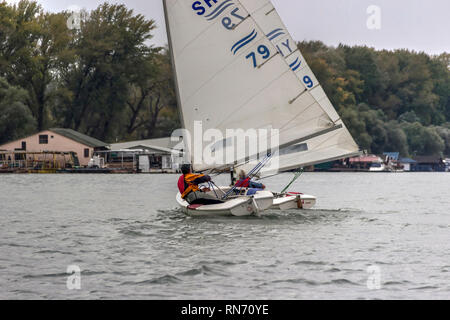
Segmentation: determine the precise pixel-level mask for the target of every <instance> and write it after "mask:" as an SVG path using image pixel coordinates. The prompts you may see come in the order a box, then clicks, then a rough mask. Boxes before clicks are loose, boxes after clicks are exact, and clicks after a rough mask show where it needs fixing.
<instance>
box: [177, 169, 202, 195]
mask: <svg viewBox="0 0 450 320" xmlns="http://www.w3.org/2000/svg"><path fill="white" fill-rule="evenodd" d="M183 177H184V186H186V188H185V189H184V192H183V193H182V194H181V198H183V199H184V198H186V197H187V195H188V194H189V193H191V192H197V191H200V188H199V187H198V185H196V184H194V181H195V180H197V179H198V178H201V177H204V175H203V174H193V173H188V174H186V175H184V176H183Z"/></svg>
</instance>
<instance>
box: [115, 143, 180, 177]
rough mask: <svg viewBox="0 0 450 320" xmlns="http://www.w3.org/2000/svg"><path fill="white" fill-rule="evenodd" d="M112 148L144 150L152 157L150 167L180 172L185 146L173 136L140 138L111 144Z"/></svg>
mask: <svg viewBox="0 0 450 320" xmlns="http://www.w3.org/2000/svg"><path fill="white" fill-rule="evenodd" d="M111 150H144V151H145V152H146V153H147V154H151V155H153V156H152V157H150V168H155V167H157V166H160V167H161V169H162V170H164V171H172V172H178V171H179V170H180V167H181V164H182V163H183V152H184V150H183V148H182V147H180V143H179V142H172V141H171V138H160V139H149V140H138V141H130V142H123V143H114V144H111Z"/></svg>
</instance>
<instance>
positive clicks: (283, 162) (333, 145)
mask: <svg viewBox="0 0 450 320" xmlns="http://www.w3.org/2000/svg"><path fill="white" fill-rule="evenodd" d="M359 154H360V152H359V151H358V146H357V145H356V143H355V142H354V140H353V138H352V136H351V135H350V133H349V132H348V130H347V128H346V127H345V126H343V127H342V128H341V129H339V130H336V131H333V132H330V133H327V134H324V135H321V136H319V137H316V138H313V139H310V140H308V141H305V142H303V143H299V144H296V145H293V146H290V147H288V148H285V149H282V150H280V151H279V152H278V153H276V154H274V156H273V159H274V161H276V162H277V167H276V168H273V167H271V166H270V163H269V166H266V167H265V168H263V169H262V170H261V171H260V173H259V174H258V176H259V177H260V178H263V177H267V176H272V175H276V174H278V173H280V172H284V171H288V170H293V169H298V168H304V167H308V166H312V165H316V164H321V163H326V162H331V161H335V160H340V159H344V158H349V157H353V156H357V155H359ZM256 164H257V162H254V161H253V162H249V163H246V164H244V165H241V166H238V167H236V168H235V169H236V173H239V171H240V170H244V171H245V172H249V171H250V170H251V169H252V168H254V167H255V166H256Z"/></svg>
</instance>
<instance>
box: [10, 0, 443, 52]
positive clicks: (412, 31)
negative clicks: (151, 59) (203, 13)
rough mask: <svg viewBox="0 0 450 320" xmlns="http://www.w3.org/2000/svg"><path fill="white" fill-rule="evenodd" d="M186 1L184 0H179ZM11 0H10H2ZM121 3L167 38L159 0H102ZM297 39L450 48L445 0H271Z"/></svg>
mask: <svg viewBox="0 0 450 320" xmlns="http://www.w3.org/2000/svg"><path fill="white" fill-rule="evenodd" d="M183 1H188V0H183ZM8 2H14V0H8ZM38 2H39V3H41V4H42V6H43V7H44V8H45V9H47V10H51V11H61V10H65V9H67V8H69V7H70V6H74V5H75V6H78V7H81V8H85V9H93V8H95V7H97V6H98V5H99V4H100V3H103V2H104V1H103V0H38ZM108 2H111V3H124V4H126V5H127V6H128V7H130V8H133V9H134V10H135V11H136V12H137V13H141V14H144V15H145V16H146V17H147V18H149V19H154V20H156V22H157V25H158V27H159V28H158V30H157V31H156V33H155V37H154V39H153V41H154V43H155V45H158V46H161V45H165V44H166V43H167V37H166V32H165V25H164V15H163V9H162V0H122V1H108ZM273 3H274V5H275V6H276V8H277V9H278V12H279V13H280V15H281V17H282V19H283V21H284V23H285V24H286V25H287V28H288V29H289V31H290V32H291V33H292V36H293V37H294V39H296V40H297V41H301V40H321V41H323V42H324V43H326V44H327V45H334V46H336V45H338V44H339V43H344V44H349V45H355V44H359V45H368V46H370V47H375V48H377V49H398V48H408V49H413V50H416V51H425V52H427V53H430V54H439V53H442V52H450V0H427V1H425V0H308V1H307V0H273ZM371 5H375V6H378V7H379V8H380V9H381V29H379V30H377V29H376V30H370V29H369V28H368V27H367V20H368V19H369V16H370V14H368V13H367V9H368V8H369V7H370V6H371Z"/></svg>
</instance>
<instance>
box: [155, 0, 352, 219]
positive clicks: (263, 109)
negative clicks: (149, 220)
mask: <svg viewBox="0 0 450 320" xmlns="http://www.w3.org/2000/svg"><path fill="white" fill-rule="evenodd" d="M163 5H164V12H165V20H166V26H167V33H168V39H169V48H170V53H171V56H172V65H173V69H174V76H175V82H176V92H177V100H178V106H179V111H180V117H181V119H182V123H183V125H184V128H185V130H186V131H187V132H190V133H195V132H196V129H197V128H196V126H197V125H198V123H201V125H202V130H203V131H202V132H204V131H207V130H215V132H219V133H221V134H222V135H221V136H222V138H217V139H216V140H211V141H210V144H209V147H210V148H212V149H213V150H214V152H216V151H217V149H218V148H222V151H223V152H224V153H225V154H227V155H228V154H229V152H228V151H229V150H231V149H233V150H234V148H236V144H235V141H236V139H239V138H240V137H239V134H242V131H239V130H240V129H242V130H246V129H249V128H252V129H254V130H271V132H276V137H277V139H275V141H272V140H271V141H270V144H271V145H270V147H269V146H268V145H267V144H266V148H267V149H266V150H264V147H263V148H261V149H259V150H257V151H249V152H248V153H247V154H246V157H244V158H242V157H238V156H234V157H230V158H229V157H226V161H225V162H223V163H220V164H219V163H209V162H202V161H195V159H194V158H195V154H196V152H195V151H193V150H189V151H188V154H190V157H191V160H192V161H191V163H192V164H193V169H194V171H197V172H212V171H214V170H219V169H220V170H223V169H225V168H236V167H240V166H242V167H243V168H248V170H247V172H248V171H249V170H250V168H251V167H252V166H256V167H257V166H258V163H261V156H262V155H263V154H264V155H266V156H269V155H270V162H273V163H276V165H274V166H266V167H264V168H259V171H258V174H259V175H263V176H264V175H270V174H277V173H280V172H284V171H287V170H291V169H295V168H300V167H304V166H309V165H314V164H317V163H323V162H327V161H332V160H336V159H342V158H346V157H350V156H352V155H355V154H359V149H358V146H357V145H356V143H355V142H354V140H353V138H352V136H351V135H350V133H349V132H348V130H347V128H346V127H345V125H344V123H343V122H342V120H341V118H340V116H339V115H338V113H337V112H336V110H335V108H334V107H333V105H332V103H331V102H330V100H329V99H328V97H327V96H326V94H325V92H324V90H323V88H322V87H321V85H320V83H319V82H318V80H317V78H316V77H315V76H314V74H313V72H312V71H311V69H310V67H309V66H308V64H307V63H306V61H305V59H304V57H303V55H302V54H301V52H300V50H299V49H298V47H297V44H296V42H295V41H294V39H293V38H292V37H291V35H290V34H289V32H288V31H287V28H286V27H285V25H284V24H283V22H282V20H281V18H280V16H279V15H278V13H277V11H276V9H275V7H274V6H273V5H272V3H271V1H270V0H198V1H194V0H190V1H180V0H163ZM229 132H234V133H235V134H236V136H230V135H229ZM239 132H241V133H239ZM223 137H225V138H223ZM272 137H273V136H272ZM211 138H212V137H211ZM235 138H236V139H235ZM198 144H199V143H198V141H195V143H192V141H191V143H189V144H188V145H190V146H191V147H190V149H192V148H193V147H192V146H193V145H194V147H198ZM263 145H264V144H263ZM202 147H203V146H202ZM250 149H251V148H250ZM274 150H275V151H274ZM197 160H198V159H197ZM250 171H251V170H250ZM219 190H222V192H224V193H225V195H228V194H229V193H230V192H231V191H230V189H226V190H225V188H222V187H213V188H212V191H211V192H213V193H215V194H216V193H217V192H218V191H219ZM257 197H260V199H257ZM222 199H225V200H226V202H225V203H224V204H219V205H214V206H198V207H194V206H189V205H188V204H187V203H185V202H184V201H183V200H182V199H181V198H180V195H178V196H177V201H178V203H179V204H180V206H181V207H182V208H183V209H184V210H185V212H187V213H188V214H193V215H195V213H199V212H203V213H204V214H206V215H208V214H213V213H216V214H217V213H220V214H232V215H233V214H236V215H245V213H244V211H246V213H247V214H255V213H258V212H261V211H264V210H266V209H268V208H271V207H274V206H275V207H279V208H281V209H284V208H288V207H291V206H294V207H297V208H309V207H312V206H313V205H314V204H315V202H316V199H315V197H313V196H308V197H306V198H305V197H304V195H301V194H300V193H289V192H283V193H279V194H278V193H275V195H274V193H271V192H268V191H264V192H262V193H261V192H260V193H259V194H258V193H257V195H252V196H250V195H246V194H244V195H239V196H238V197H235V195H234V193H233V197H232V198H231V199H230V198H227V197H226V196H223V197H222ZM269 199H271V203H270V205H268V203H269V202H270V201H269ZM222 209H223V210H222ZM244 209H245V210H244ZM236 211H238V212H237V213H236Z"/></svg>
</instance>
